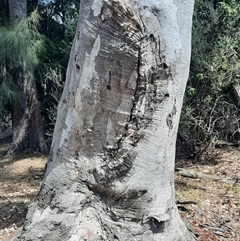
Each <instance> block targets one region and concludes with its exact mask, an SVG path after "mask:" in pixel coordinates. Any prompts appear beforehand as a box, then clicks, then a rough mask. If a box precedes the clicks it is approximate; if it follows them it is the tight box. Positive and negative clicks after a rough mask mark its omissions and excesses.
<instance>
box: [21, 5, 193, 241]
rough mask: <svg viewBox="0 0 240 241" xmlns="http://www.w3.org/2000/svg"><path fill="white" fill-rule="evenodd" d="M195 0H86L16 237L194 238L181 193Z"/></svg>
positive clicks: (130, 240)
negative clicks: (177, 166)
mask: <svg viewBox="0 0 240 241" xmlns="http://www.w3.org/2000/svg"><path fill="white" fill-rule="evenodd" d="M192 12H193V0H188V1H185V0H178V1H177V0H176V1H171V0H159V1H154V0H153V1H146V0H139V1H131V0H121V1H120V0H112V1H109V0H105V1H104V0H102V1H101V0H94V1H93V0H90V1H89V0H85V1H84V0H82V1H81V8H80V19H79V23H78V27H77V33H76V36H75V40H74V44H73V47H72V52H71V56H70V61H69V66H68V71H67V79H66V84H65V88H64V91H63V95H62V98H61V101H60V104H59V107H58V117H57V123H56V127H55V132H54V139H53V143H52V148H51V153H50V157H49V162H48V165H47V171H46V173H45V177H44V182H43V184H42V188H41V191H40V193H39V195H38V198H37V201H36V202H35V203H34V204H33V205H32V207H31V208H30V210H29V212H28V215H27V220H26V223H25V225H24V227H23V231H22V234H21V235H20V236H19V237H18V239H17V240H35V241H37V240H51V241H52V240H64V241H67V240H69V241H80V240H89V241H90V240H92V241H95V240H110V241H112V240H121V241H140V240H144V241H146V240H147V241H153V240H157V241H160V240H162V241H169V240H182V241H190V240H194V238H193V236H192V235H191V234H190V232H188V230H187V228H186V227H185V225H184V223H183V222H182V220H181V219H180V217H179V214H178V211H177V208H176V205H175V197H174V180H173V176H174V158H175V141H176V134H177V129H178V123H179V117H180V110H181V105H182V99H183V95H184V90H185V85H186V82H187V78H188V71H189V62H190V48H191V21H192V20H191V19H192Z"/></svg>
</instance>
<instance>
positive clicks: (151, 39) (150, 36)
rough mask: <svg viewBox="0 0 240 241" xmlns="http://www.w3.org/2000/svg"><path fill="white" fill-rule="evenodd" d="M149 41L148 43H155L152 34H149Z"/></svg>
mask: <svg viewBox="0 0 240 241" xmlns="http://www.w3.org/2000/svg"><path fill="white" fill-rule="evenodd" d="M149 39H150V41H152V42H154V41H155V37H154V35H153V34H150V35H149Z"/></svg>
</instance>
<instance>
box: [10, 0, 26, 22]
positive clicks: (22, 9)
mask: <svg viewBox="0 0 240 241" xmlns="http://www.w3.org/2000/svg"><path fill="white" fill-rule="evenodd" d="M8 9H9V20H10V22H11V24H14V23H17V22H18V21H19V20H21V19H25V18H26V17H27V0H8Z"/></svg>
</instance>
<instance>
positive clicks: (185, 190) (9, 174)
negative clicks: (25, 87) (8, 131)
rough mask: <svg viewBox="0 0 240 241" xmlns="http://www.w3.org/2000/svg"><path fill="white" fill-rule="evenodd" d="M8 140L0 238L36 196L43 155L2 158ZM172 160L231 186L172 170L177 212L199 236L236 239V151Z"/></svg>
mask: <svg viewBox="0 0 240 241" xmlns="http://www.w3.org/2000/svg"><path fill="white" fill-rule="evenodd" d="M8 146H9V144H8V143H4V142H2V143H1V140H0V241H6V240H8V239H9V238H11V237H12V236H13V235H14V233H15V231H16V229H17V228H18V227H20V226H21V225H22V224H23V222H24V218H25V216H26V212H27V209H28V205H29V204H30V203H31V202H32V201H33V200H34V199H35V197H36V195H37V193H38V191H39V187H40V184H41V180H42V177H43V170H44V167H45V163H46V161H47V157H46V156H41V155H39V154H37V153H26V152H25V153H21V155H19V156H16V157H14V158H11V157H5V155H6V152H7V149H8ZM176 165H177V166H178V167H184V168H185V169H188V170H195V171H198V172H202V173H205V174H210V175H217V176H219V177H225V178H227V179H229V180H233V181H235V182H236V184H235V185H229V184H225V183H221V182H219V181H213V180H211V179H191V178H186V177H182V176H180V175H179V174H178V173H176V177H175V186H176V199H177V203H178V207H179V211H180V214H181V216H182V218H183V219H184V221H185V222H186V224H187V226H188V227H189V229H190V230H191V231H192V232H193V233H195V235H196V236H197V237H198V240H199V241H215V240H216V241H220V240H227V241H239V240H240V185H239V184H240V181H239V180H238V179H240V150H239V148H238V149H234V148H227V149H219V150H215V151H214V154H211V155H208V156H207V157H205V159H204V158H203V159H202V160H201V161H197V162H196V161H195V162H192V161H190V160H178V161H177V163H176Z"/></svg>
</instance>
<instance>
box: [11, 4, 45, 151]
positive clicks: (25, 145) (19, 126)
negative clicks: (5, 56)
mask: <svg viewBox="0 0 240 241" xmlns="http://www.w3.org/2000/svg"><path fill="white" fill-rule="evenodd" d="M8 3H9V21H10V23H11V24H12V25H14V24H16V23H17V22H18V21H21V20H24V19H26V17H27V1H26V0H17V1H16V0H8ZM22 64H23V67H22V73H18V74H19V75H20V76H17V77H18V78H19V79H20V78H21V79H22V82H21V83H20V85H19V89H20V99H19V101H18V102H15V103H14V104H13V110H12V127H13V139H12V146H11V148H10V150H9V152H8V154H12V153H14V152H17V151H20V150H23V149H29V148H30V149H33V150H37V151H40V152H42V153H47V152H48V147H47V145H46V143H45V138H44V132H43V124H42V119H41V112H40V105H39V101H38V96H37V91H36V87H35V83H34V82H33V76H32V73H30V72H29V70H28V69H27V68H26V66H24V64H25V63H22Z"/></svg>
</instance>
